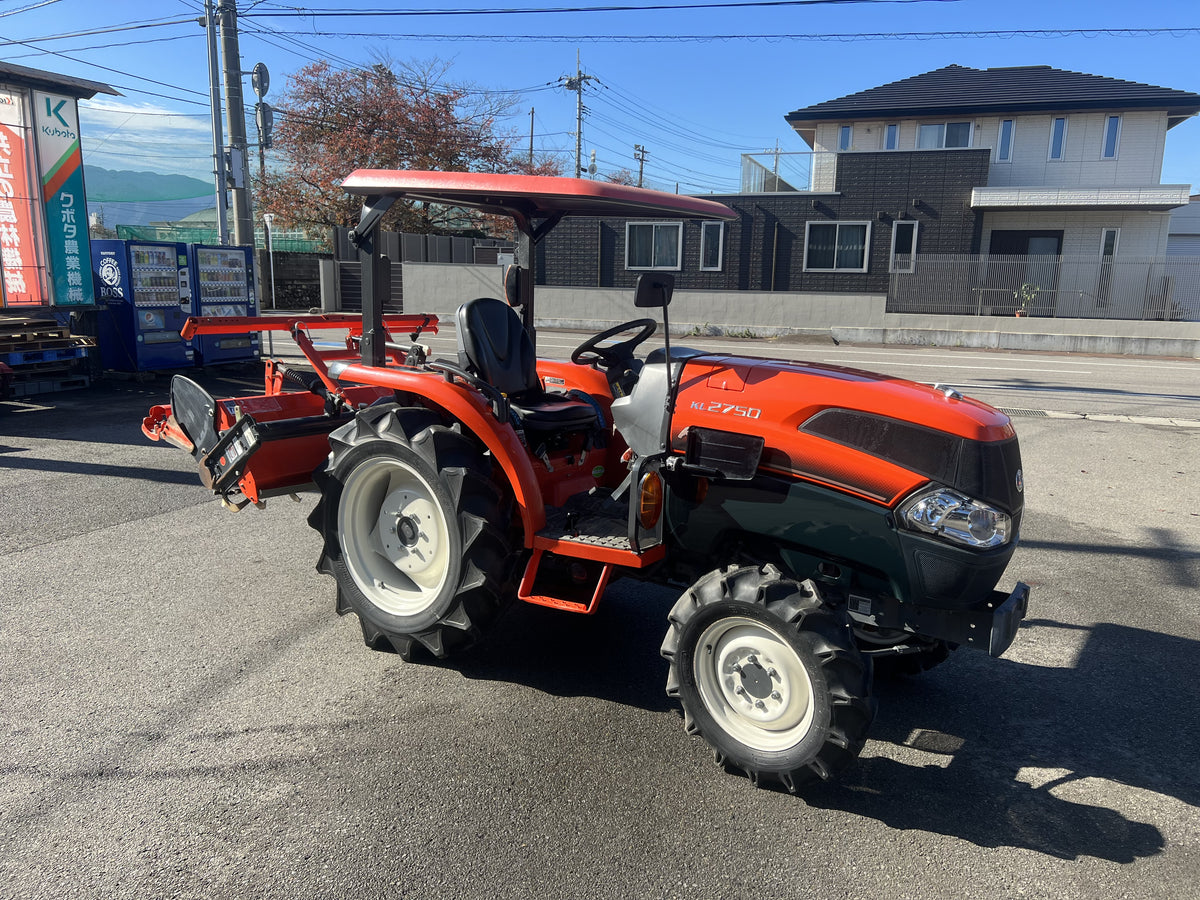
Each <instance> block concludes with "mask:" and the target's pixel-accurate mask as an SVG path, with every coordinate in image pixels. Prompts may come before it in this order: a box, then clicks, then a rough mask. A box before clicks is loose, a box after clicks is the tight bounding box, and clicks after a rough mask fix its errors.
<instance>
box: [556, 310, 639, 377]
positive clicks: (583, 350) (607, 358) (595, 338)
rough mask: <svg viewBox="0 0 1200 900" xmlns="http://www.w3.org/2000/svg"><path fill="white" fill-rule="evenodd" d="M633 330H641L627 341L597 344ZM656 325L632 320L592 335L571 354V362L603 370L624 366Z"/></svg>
mask: <svg viewBox="0 0 1200 900" xmlns="http://www.w3.org/2000/svg"><path fill="white" fill-rule="evenodd" d="M634 328H640V329H641V330H640V331H639V332H638V333H637V334H635V335H634V336H633V337H631V338H629V339H628V340H624V341H621V342H619V343H616V344H612V345H610V346H608V347H601V346H599V344H600V343H601V342H603V341H607V340H608V339H609V338H613V337H616V336H617V335H618V334H621V333H622V332H625V331H631V330H632V329H634ZM657 328H658V323H657V322H655V321H654V320H653V319H634V320H633V321H632V322H622V323H621V324H620V325H614V326H613V327H612V328H609V329H607V330H605V331H602V332H600V333H599V334H595V335H592V336H591V337H590V338H588V339H587V340H586V341H584V342H583V343H582V344H580V345H579V346H578V347H576V348H575V349H574V350H573V351H572V352H571V362H573V363H575V365H577V366H584V365H590V364H592V363H600V364H601V365H602V366H603V367H604V368H606V369H611V368H617V367H624V366H626V365H627V364H628V363H629V361H630V360H631V359H633V349H634V348H635V347H636V346H637V345H638V344H640V343H641V342H642V341H644V340H646V338H648V337H650V335H652V334H654V332H655V330H656V329H657Z"/></svg>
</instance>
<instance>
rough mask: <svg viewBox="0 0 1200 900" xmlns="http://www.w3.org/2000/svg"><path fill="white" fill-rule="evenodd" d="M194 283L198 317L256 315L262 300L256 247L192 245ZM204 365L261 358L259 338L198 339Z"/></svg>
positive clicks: (223, 336) (221, 336)
mask: <svg viewBox="0 0 1200 900" xmlns="http://www.w3.org/2000/svg"><path fill="white" fill-rule="evenodd" d="M188 255H189V261H190V263H191V268H192V284H193V285H195V289H196V303H195V306H194V309H195V314H196V315H198V316H254V315H257V314H258V297H257V291H256V289H255V278H254V248H253V247H211V246H206V245H204V244H190V245H188ZM196 354H197V358H198V362H199V363H200V364H201V365H210V364H212V363H218V362H232V361H234V360H244V359H254V358H255V357H257V356H258V335H257V334H252V335H245V334H205V335H198V336H197V337H196Z"/></svg>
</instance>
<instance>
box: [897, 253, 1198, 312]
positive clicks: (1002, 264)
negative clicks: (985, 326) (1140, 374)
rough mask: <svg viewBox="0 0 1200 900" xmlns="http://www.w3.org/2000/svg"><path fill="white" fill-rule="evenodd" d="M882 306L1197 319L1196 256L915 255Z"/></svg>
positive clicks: (912, 309)
mask: <svg viewBox="0 0 1200 900" xmlns="http://www.w3.org/2000/svg"><path fill="white" fill-rule="evenodd" d="M887 311H888V312H894V313H925V314H935V315H959V316H1013V315H1023V316H1044V317H1056V318H1071V319H1156V320H1173V321H1193V322H1195V321H1200V257H1195V256H1160V257H1150V258H1145V257H1143V258H1116V259H1109V258H1102V257H1098V256H1086V257H1077V256H990V255H956V254H924V253H922V254H918V255H917V257H916V264H915V266H914V267H913V271H912V272H895V273H893V274H892V275H891V276H890V279H889V284H888V298H887Z"/></svg>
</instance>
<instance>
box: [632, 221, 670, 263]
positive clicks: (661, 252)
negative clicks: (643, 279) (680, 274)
mask: <svg viewBox="0 0 1200 900" xmlns="http://www.w3.org/2000/svg"><path fill="white" fill-rule="evenodd" d="M682 245H683V223H682V222H626V223H625V268H627V269H675V270H678V269H679V259H680V257H681V255H682V253H681V250H682Z"/></svg>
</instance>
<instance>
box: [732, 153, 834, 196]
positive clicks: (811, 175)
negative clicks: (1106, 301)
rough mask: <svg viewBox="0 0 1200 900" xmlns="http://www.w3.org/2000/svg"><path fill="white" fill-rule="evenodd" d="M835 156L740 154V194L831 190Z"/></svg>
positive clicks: (832, 188) (820, 154) (822, 154)
mask: <svg viewBox="0 0 1200 900" xmlns="http://www.w3.org/2000/svg"><path fill="white" fill-rule="evenodd" d="M836 174H837V154H836V153H784V152H774V151H772V152H768V153H743V154H742V193H743V194H776V193H793V192H799V191H832V190H834V179H835V177H836Z"/></svg>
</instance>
